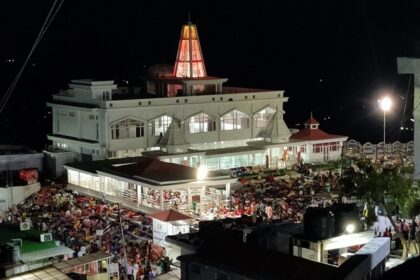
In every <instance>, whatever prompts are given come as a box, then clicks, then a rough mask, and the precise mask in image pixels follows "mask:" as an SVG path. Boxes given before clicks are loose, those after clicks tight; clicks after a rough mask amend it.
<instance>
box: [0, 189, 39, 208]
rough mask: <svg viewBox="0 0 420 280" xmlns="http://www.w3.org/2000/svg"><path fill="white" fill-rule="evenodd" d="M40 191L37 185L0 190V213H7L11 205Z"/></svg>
mask: <svg viewBox="0 0 420 280" xmlns="http://www.w3.org/2000/svg"><path fill="white" fill-rule="evenodd" d="M40 189H41V185H40V184H39V183H34V184H30V185H25V186H14V187H8V188H0V211H7V210H8V209H9V207H11V206H12V205H13V204H18V203H19V202H21V201H23V200H25V199H26V198H28V197H29V196H30V195H32V194H33V193H36V192H38V191H39V190H40Z"/></svg>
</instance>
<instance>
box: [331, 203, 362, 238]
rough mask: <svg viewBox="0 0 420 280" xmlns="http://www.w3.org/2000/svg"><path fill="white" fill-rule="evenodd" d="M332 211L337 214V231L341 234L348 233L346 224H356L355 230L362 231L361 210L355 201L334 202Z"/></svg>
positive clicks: (337, 233)
mask: <svg viewBox="0 0 420 280" xmlns="http://www.w3.org/2000/svg"><path fill="white" fill-rule="evenodd" d="M332 212H333V213H334V216H335V233H336V235H341V234H343V233H346V226H347V225H349V224H352V225H354V232H358V231H360V216H359V210H358V208H357V205H356V204H355V203H348V204H334V205H333V206H332Z"/></svg>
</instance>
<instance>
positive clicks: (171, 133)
mask: <svg viewBox="0 0 420 280" xmlns="http://www.w3.org/2000/svg"><path fill="white" fill-rule="evenodd" d="M159 145H160V146H181V145H188V142H187V140H186V139H185V136H184V132H183V131H182V130H181V128H180V127H179V123H178V120H177V119H176V118H173V119H172V122H171V124H170V125H169V127H168V129H167V130H166V132H165V134H164V135H163V137H162V139H160V141H159Z"/></svg>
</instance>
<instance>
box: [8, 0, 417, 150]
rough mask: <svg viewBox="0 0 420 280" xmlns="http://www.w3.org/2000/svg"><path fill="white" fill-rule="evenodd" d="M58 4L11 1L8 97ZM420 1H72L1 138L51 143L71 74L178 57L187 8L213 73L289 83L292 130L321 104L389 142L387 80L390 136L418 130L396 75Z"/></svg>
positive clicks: (94, 74) (354, 133)
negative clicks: (52, 107) (385, 101)
mask: <svg viewBox="0 0 420 280" xmlns="http://www.w3.org/2000/svg"><path fill="white" fill-rule="evenodd" d="M281 2H286V3H281ZM315 2H316V3H315ZM388 2H389V3H388ZM51 3H52V1H21V0H13V1H12V0H8V1H2V2H1V4H0V14H1V16H0V34H2V40H1V44H0V74H1V79H0V95H2V94H3V93H4V92H5V90H6V88H7V86H8V85H9V83H10V82H11V80H12V79H13V77H14V75H15V74H16V72H17V70H18V67H19V66H20V65H21V64H22V62H23V60H24V58H25V57H26V55H27V53H28V51H29V49H30V47H31V46H32V43H33V40H34V39H35V37H36V34H37V33H38V31H39V28H40V26H41V24H42V22H43V20H44V18H45V16H46V14H47V12H48V10H49V8H50V5H51ZM419 10H420V1H416V0H407V1H375V2H374V1H363V0H354V1H274V0H273V1H159V0H158V1H134V0H133V1H117V0H115V1H106V0H101V1H86V0H85V1H80V0H72V1H70V0H67V1H66V2H65V3H64V5H63V7H62V9H61V10H60V12H59V14H58V15H57V17H56V19H55V21H54V22H53V24H52V25H51V27H50V29H49V30H48V33H47V34H46V35H45V37H44V38H43V41H42V42H41V44H40V45H39V46H38V49H37V51H36V52H35V53H34V56H33V58H32V60H31V63H30V65H29V66H28V68H27V69H26V71H25V73H24V74H23V76H22V79H21V81H20V83H19V85H18V86H17V87H16V90H15V92H14V94H13V97H12V98H11V100H10V102H9V104H8V106H7V108H6V110H5V111H4V112H3V113H2V115H1V116H0V131H1V133H0V143H9V144H11V143H23V144H27V145H29V146H32V147H34V148H37V149H40V148H42V147H43V146H44V144H45V141H46V137H45V134H46V133H47V132H48V131H49V130H50V126H51V124H50V119H49V118H48V117H46V118H45V117H44V116H46V115H47V116H48V114H47V108H46V106H45V102H46V101H47V100H48V99H49V98H51V95H52V94H53V93H56V92H57V91H58V89H59V88H64V87H65V86H66V84H67V82H68V81H69V80H70V79H72V78H73V79H74V78H108V79H114V78H132V77H136V76H137V75H138V74H140V73H142V72H143V71H144V67H145V66H146V67H147V66H150V65H152V64H156V63H170V64H173V62H174V60H175V55H176V51H177V46H178V39H179V32H180V28H181V25H182V24H183V23H185V22H186V21H187V13H188V11H190V13H191V20H192V21H193V22H194V23H195V24H197V27H198V31H199V34H200V39H201V45H202V48H203V53H204V58H205V61H206V67H207V73H208V74H209V75H213V76H222V77H228V78H229V83H228V84H229V85H234V86H249V87H257V88H258V87H260V88H268V89H283V90H285V91H286V96H288V97H290V99H289V102H288V103H287V104H286V106H285V111H286V115H285V119H286V122H287V124H288V125H289V127H295V124H296V123H301V122H302V121H304V120H305V119H306V118H307V117H308V116H309V113H310V111H313V113H314V116H315V117H316V118H318V120H319V121H320V122H321V128H324V129H325V130H326V131H328V132H332V133H336V134H344V135H349V136H350V137H351V138H355V139H358V140H360V141H373V142H377V141H380V140H381V137H382V115H381V113H380V112H379V111H378V109H377V107H378V106H377V99H378V97H379V95H380V94H379V92H381V90H384V89H388V90H390V91H392V92H393V96H394V98H395V101H396V103H397V104H396V107H397V108H396V109H395V110H394V112H393V113H392V114H390V115H389V121H390V124H389V129H388V137H389V138H390V139H391V140H402V141H407V140H409V139H411V138H412V132H411V131H409V132H407V133H400V129H399V127H400V122H401V118H402V116H403V113H402V111H403V108H404V103H405V102H404V101H405V100H403V99H402V97H405V96H406V94H407V89H408V87H409V86H408V84H409V77H408V76H398V75H397V74H396V57H397V56H413V55H415V54H416V47H418V45H419V44H418V42H419V41H418V40H419V39H420V38H419V37H420V17H418V12H419ZM417 54H418V55H419V53H418V52H417ZM9 58H14V59H15V63H6V62H5V60H6V59H9ZM408 97H409V98H408V100H409V101H408V103H407V113H406V115H405V117H406V119H408V120H407V121H406V122H405V124H404V125H405V126H410V127H412V123H411V122H410V121H409V119H410V117H411V110H412V93H411V91H410V92H409V95H408ZM328 117H330V119H328ZM324 118H326V120H324Z"/></svg>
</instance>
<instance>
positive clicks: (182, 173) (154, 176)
mask: <svg viewBox="0 0 420 280" xmlns="http://www.w3.org/2000/svg"><path fill="white" fill-rule="evenodd" d="M98 170H99V171H101V170H103V171H105V172H110V173H114V174H115V175H119V176H122V177H126V178H130V179H134V180H138V179H140V180H141V181H146V182H149V183H150V182H153V183H156V184H165V183H168V182H176V181H194V180H196V177H197V171H196V170H197V169H196V168H192V167H188V166H184V165H179V164H174V163H169V162H164V161H160V160H158V159H156V158H147V157H140V158H137V162H135V163H132V164H124V165H110V166H106V167H105V168H101V169H98Z"/></svg>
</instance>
